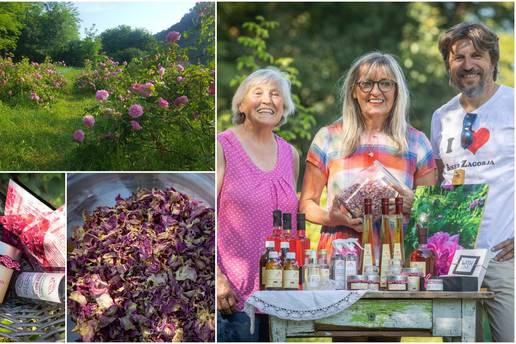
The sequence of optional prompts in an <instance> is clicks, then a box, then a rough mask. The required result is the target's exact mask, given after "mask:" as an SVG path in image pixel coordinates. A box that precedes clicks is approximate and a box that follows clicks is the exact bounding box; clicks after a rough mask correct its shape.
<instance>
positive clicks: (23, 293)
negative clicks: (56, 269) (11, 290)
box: [15, 272, 65, 303]
mask: <svg viewBox="0 0 516 344" xmlns="http://www.w3.org/2000/svg"><path fill="white" fill-rule="evenodd" d="M64 289H65V278H64V273H42V272H22V273H21V274H20V275H19V276H18V278H17V279H16V284H15V291H16V295H18V296H19V297H24V298H28V299H33V300H42V301H49V302H55V303H63V302H64V293H65V292H64Z"/></svg>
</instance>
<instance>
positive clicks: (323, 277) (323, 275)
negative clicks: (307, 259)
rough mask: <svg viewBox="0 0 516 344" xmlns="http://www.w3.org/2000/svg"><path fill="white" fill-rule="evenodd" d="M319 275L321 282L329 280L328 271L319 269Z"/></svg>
mask: <svg viewBox="0 0 516 344" xmlns="http://www.w3.org/2000/svg"><path fill="white" fill-rule="evenodd" d="M319 273H320V275H321V282H327V281H329V280H330V269H329V268H328V269H326V268H324V269H323V268H321V269H320V272H319Z"/></svg>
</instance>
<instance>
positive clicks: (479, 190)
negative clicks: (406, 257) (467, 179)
mask: <svg viewBox="0 0 516 344" xmlns="http://www.w3.org/2000/svg"><path fill="white" fill-rule="evenodd" d="M488 189H489V187H488V185H487V184H479V185H463V186H455V187H454V188H453V190H448V189H446V188H441V187H440V186H431V187H430V186H425V187H423V186H419V187H417V189H416V192H415V195H414V203H413V205H412V215H411V219H410V223H409V225H408V228H407V231H406V233H405V252H406V253H410V252H412V251H413V250H414V249H415V248H417V246H418V244H419V240H418V236H417V230H416V223H421V224H423V225H424V226H425V227H427V228H428V237H431V236H432V235H433V234H434V233H436V232H440V231H441V232H447V233H448V234H449V235H454V234H459V235H460V238H459V244H460V245H461V246H462V247H464V248H474V247H475V241H476V238H477V234H478V231H479V228H480V222H481V221H482V215H483V213H484V202H486V201H488V200H486V197H487V192H488Z"/></svg>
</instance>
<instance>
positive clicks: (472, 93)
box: [450, 69, 486, 98]
mask: <svg viewBox="0 0 516 344" xmlns="http://www.w3.org/2000/svg"><path fill="white" fill-rule="evenodd" d="M469 74H475V75H478V76H479V77H480V78H479V81H478V83H477V84H473V85H466V84H464V82H463V80H462V77H463V76H466V75H469ZM450 83H451V84H452V85H454V86H455V87H457V88H458V89H459V90H460V91H461V92H462V94H463V95H465V96H466V97H469V98H474V97H478V96H480V95H481V94H482V93H483V92H484V90H485V86H486V78H485V72H484V71H483V70H481V69H472V70H468V71H466V70H460V71H458V72H457V73H456V74H452V75H450Z"/></svg>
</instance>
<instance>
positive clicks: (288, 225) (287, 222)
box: [280, 213, 296, 259]
mask: <svg viewBox="0 0 516 344" xmlns="http://www.w3.org/2000/svg"><path fill="white" fill-rule="evenodd" d="M282 232H283V233H282V237H281V242H283V241H286V242H288V243H289V251H287V252H296V246H295V245H296V238H295V236H294V235H293V234H292V214H290V213H283V231H282ZM281 242H280V244H281ZM280 248H281V245H280ZM283 259H285V258H284V257H283Z"/></svg>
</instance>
